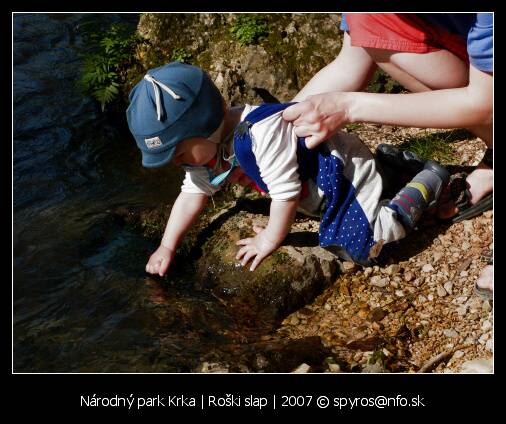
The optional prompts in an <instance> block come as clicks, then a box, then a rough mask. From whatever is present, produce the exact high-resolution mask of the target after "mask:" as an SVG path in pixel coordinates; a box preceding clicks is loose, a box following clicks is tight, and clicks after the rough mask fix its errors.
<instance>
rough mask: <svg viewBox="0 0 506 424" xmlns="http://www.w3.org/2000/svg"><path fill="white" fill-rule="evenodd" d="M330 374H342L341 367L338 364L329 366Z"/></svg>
mask: <svg viewBox="0 0 506 424" xmlns="http://www.w3.org/2000/svg"><path fill="white" fill-rule="evenodd" d="M328 366H329V371H330V372H341V367H340V366H339V365H338V364H328Z"/></svg>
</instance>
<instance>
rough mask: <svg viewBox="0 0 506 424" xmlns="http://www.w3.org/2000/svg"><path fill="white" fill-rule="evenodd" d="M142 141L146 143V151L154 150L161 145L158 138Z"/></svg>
mask: <svg viewBox="0 0 506 424" xmlns="http://www.w3.org/2000/svg"><path fill="white" fill-rule="evenodd" d="M144 141H145V142H146V146H148V149H154V148H155V147H160V146H161V145H162V140H160V137H153V138H145V139H144Z"/></svg>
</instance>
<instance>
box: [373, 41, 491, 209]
mask: <svg viewBox="0 0 506 424" xmlns="http://www.w3.org/2000/svg"><path fill="white" fill-rule="evenodd" d="M364 50H365V51H367V53H368V54H369V55H370V56H371V58H372V60H373V61H375V62H376V63H377V64H378V66H380V67H381V68H382V69H383V70H384V71H385V72H386V73H388V74H389V75H390V76H391V77H392V78H394V79H395V80H397V81H398V82H399V83H400V84H402V85H403V86H404V87H405V88H407V89H408V90H410V91H412V92H420V91H428V90H438V89H447V88H456V87H463V86H466V85H467V84H468V82H469V65H468V64H466V63H465V62H463V61H462V60H460V59H459V58H458V57H457V56H455V55H454V54H452V53H450V52H449V51H447V50H439V51H435V52H430V53H425V54H418V53H405V52H392V51H391V50H383V49H372V48H365V49H364ZM469 130H470V131H471V132H472V133H473V134H475V135H476V136H477V137H479V138H480V139H481V140H482V141H483V142H485V144H486V145H487V147H489V148H492V144H493V138H492V124H489V125H484V126H475V127H471V128H469ZM492 180H493V171H492V170H491V169H490V168H489V167H488V166H487V165H486V164H484V163H483V162H481V163H480V164H479V165H478V167H477V168H476V169H475V170H474V171H473V172H472V173H471V174H470V175H469V176H468V178H467V182H468V184H469V187H470V188H469V191H470V192H471V204H476V203H477V202H478V201H479V200H480V199H482V198H483V197H484V196H485V195H486V194H488V193H490V192H491V191H492ZM457 212H458V210H457V208H456V207H455V205H454V204H453V203H452V202H446V203H445V204H443V205H442V206H441V207H440V208H439V210H438V216H439V217H440V218H449V217H451V216H453V215H455V214H456V213H457Z"/></svg>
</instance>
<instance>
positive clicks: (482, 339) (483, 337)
mask: <svg viewBox="0 0 506 424" xmlns="http://www.w3.org/2000/svg"><path fill="white" fill-rule="evenodd" d="M489 338H490V337H489V335H488V334H487V333H485V334H482V335H481V336H480V338H479V339H478V343H479V344H481V345H484V344H485V343H487V340H488V339H489Z"/></svg>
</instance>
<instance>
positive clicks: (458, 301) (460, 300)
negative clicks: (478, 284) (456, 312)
mask: <svg viewBox="0 0 506 424" xmlns="http://www.w3.org/2000/svg"><path fill="white" fill-rule="evenodd" d="M467 299H468V297H467V296H459V297H457V298H456V299H455V300H456V301H457V303H466V301H467Z"/></svg>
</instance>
